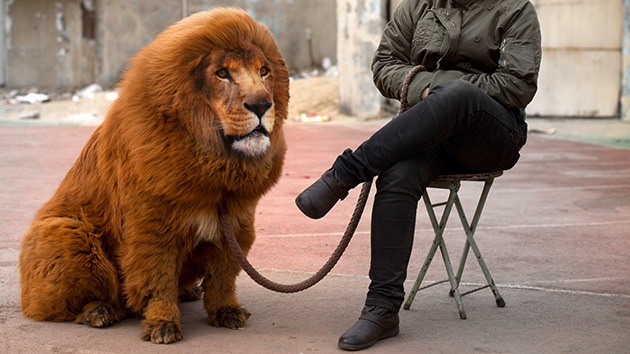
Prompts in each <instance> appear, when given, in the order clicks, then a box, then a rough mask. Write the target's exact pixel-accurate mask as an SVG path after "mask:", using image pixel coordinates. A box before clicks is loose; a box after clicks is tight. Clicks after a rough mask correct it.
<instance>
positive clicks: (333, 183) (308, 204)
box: [295, 168, 349, 219]
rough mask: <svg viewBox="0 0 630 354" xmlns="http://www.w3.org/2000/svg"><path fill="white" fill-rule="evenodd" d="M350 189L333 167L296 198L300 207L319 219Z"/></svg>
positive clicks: (313, 217) (309, 215)
mask: <svg viewBox="0 0 630 354" xmlns="http://www.w3.org/2000/svg"><path fill="white" fill-rule="evenodd" d="M348 189H349V188H346V187H344V186H343V184H342V183H341V181H339V180H338V179H337V178H336V177H335V171H334V170H333V169H332V168H331V169H329V170H328V171H326V172H324V174H323V175H322V176H321V177H320V178H319V179H318V180H317V181H315V183H313V184H311V186H310V187H308V188H306V189H305V190H304V191H303V192H302V193H300V194H299V195H298V196H297V198H295V204H297V206H298V208H299V209H300V210H301V211H302V213H304V215H306V216H308V217H309V218H311V219H319V218H321V217H323V216H324V215H326V214H327V213H328V212H329V211H330V209H332V207H333V206H334V205H335V204H336V203H337V202H338V201H339V200H343V199H344V198H345V197H346V196H347V195H348Z"/></svg>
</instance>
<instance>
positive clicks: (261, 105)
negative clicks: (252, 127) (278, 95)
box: [243, 100, 271, 118]
mask: <svg viewBox="0 0 630 354" xmlns="http://www.w3.org/2000/svg"><path fill="white" fill-rule="evenodd" d="M243 106H245V108H246V109H247V110H248V111H250V112H252V113H254V114H255V115H256V116H257V117H258V118H262V116H263V115H264V114H265V113H266V112H267V110H269V108H270V107H271V102H269V101H267V100H262V101H258V102H255V103H251V104H250V103H247V102H245V103H244V104H243Z"/></svg>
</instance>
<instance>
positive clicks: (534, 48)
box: [461, 1, 541, 108]
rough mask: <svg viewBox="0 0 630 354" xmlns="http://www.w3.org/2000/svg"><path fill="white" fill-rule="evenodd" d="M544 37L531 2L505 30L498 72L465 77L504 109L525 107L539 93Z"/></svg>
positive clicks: (513, 18)
mask: <svg viewBox="0 0 630 354" xmlns="http://www.w3.org/2000/svg"><path fill="white" fill-rule="evenodd" d="M540 42H541V36H540V26H539V23H538V17H537V15H536V10H535V9H534V6H533V5H532V4H531V3H530V2H529V1H528V2H526V3H525V6H523V8H521V9H520V11H517V12H516V13H515V15H514V16H513V17H512V19H510V21H509V22H508V23H507V25H506V28H504V32H503V36H502V40H501V45H500V48H499V50H500V53H499V61H498V64H499V66H498V68H497V70H496V71H495V72H494V73H489V74H487V73H482V74H465V75H463V76H462V77H461V78H462V79H463V80H466V81H469V82H471V83H473V84H475V85H476V86H477V87H479V88H481V89H482V90H483V91H484V92H486V93H487V94H488V95H489V96H490V97H492V98H494V99H495V100H496V101H498V102H499V103H501V104H502V105H503V106H505V107H508V108H511V107H520V108H525V107H526V106H527V105H528V104H529V103H530V102H531V101H532V99H533V98H534V94H535V93H536V90H537V88H538V87H537V80H538V71H539V69H540V60H541V43H540Z"/></svg>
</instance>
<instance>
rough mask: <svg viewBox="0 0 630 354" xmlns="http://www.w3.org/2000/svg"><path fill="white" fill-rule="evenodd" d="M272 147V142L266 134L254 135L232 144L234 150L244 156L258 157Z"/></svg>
mask: <svg viewBox="0 0 630 354" xmlns="http://www.w3.org/2000/svg"><path fill="white" fill-rule="evenodd" d="M270 146H271V140H269V137H268V136H267V135H264V134H252V135H249V136H246V137H244V138H242V139H240V140H235V141H234V142H232V149H233V150H234V151H237V152H239V153H241V154H243V155H246V156H250V157H258V156H262V155H264V154H265V153H266V152H267V150H268V149H269V147H270Z"/></svg>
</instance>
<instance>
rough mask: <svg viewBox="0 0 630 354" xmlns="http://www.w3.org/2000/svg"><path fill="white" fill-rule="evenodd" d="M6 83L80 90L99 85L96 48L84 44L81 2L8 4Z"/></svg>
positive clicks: (36, 0) (46, 0) (17, 0)
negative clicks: (78, 88)
mask: <svg viewBox="0 0 630 354" xmlns="http://www.w3.org/2000/svg"><path fill="white" fill-rule="evenodd" d="M7 13H8V14H7V18H8V19H9V20H10V23H8V24H6V25H5V28H6V29H8V31H7V33H6V36H7V40H6V60H7V68H8V70H7V73H6V76H7V77H6V83H7V85H9V86H17V87H24V86H26V87H28V86H38V87H77V86H81V85H84V84H87V83H90V82H93V80H94V69H95V62H96V61H95V54H96V46H95V42H94V41H92V40H89V39H85V38H83V28H82V26H81V24H82V22H81V14H82V11H81V2H80V1H78V0H59V1H50V0H29V1H25V0H15V1H11V2H8V7H7Z"/></svg>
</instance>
